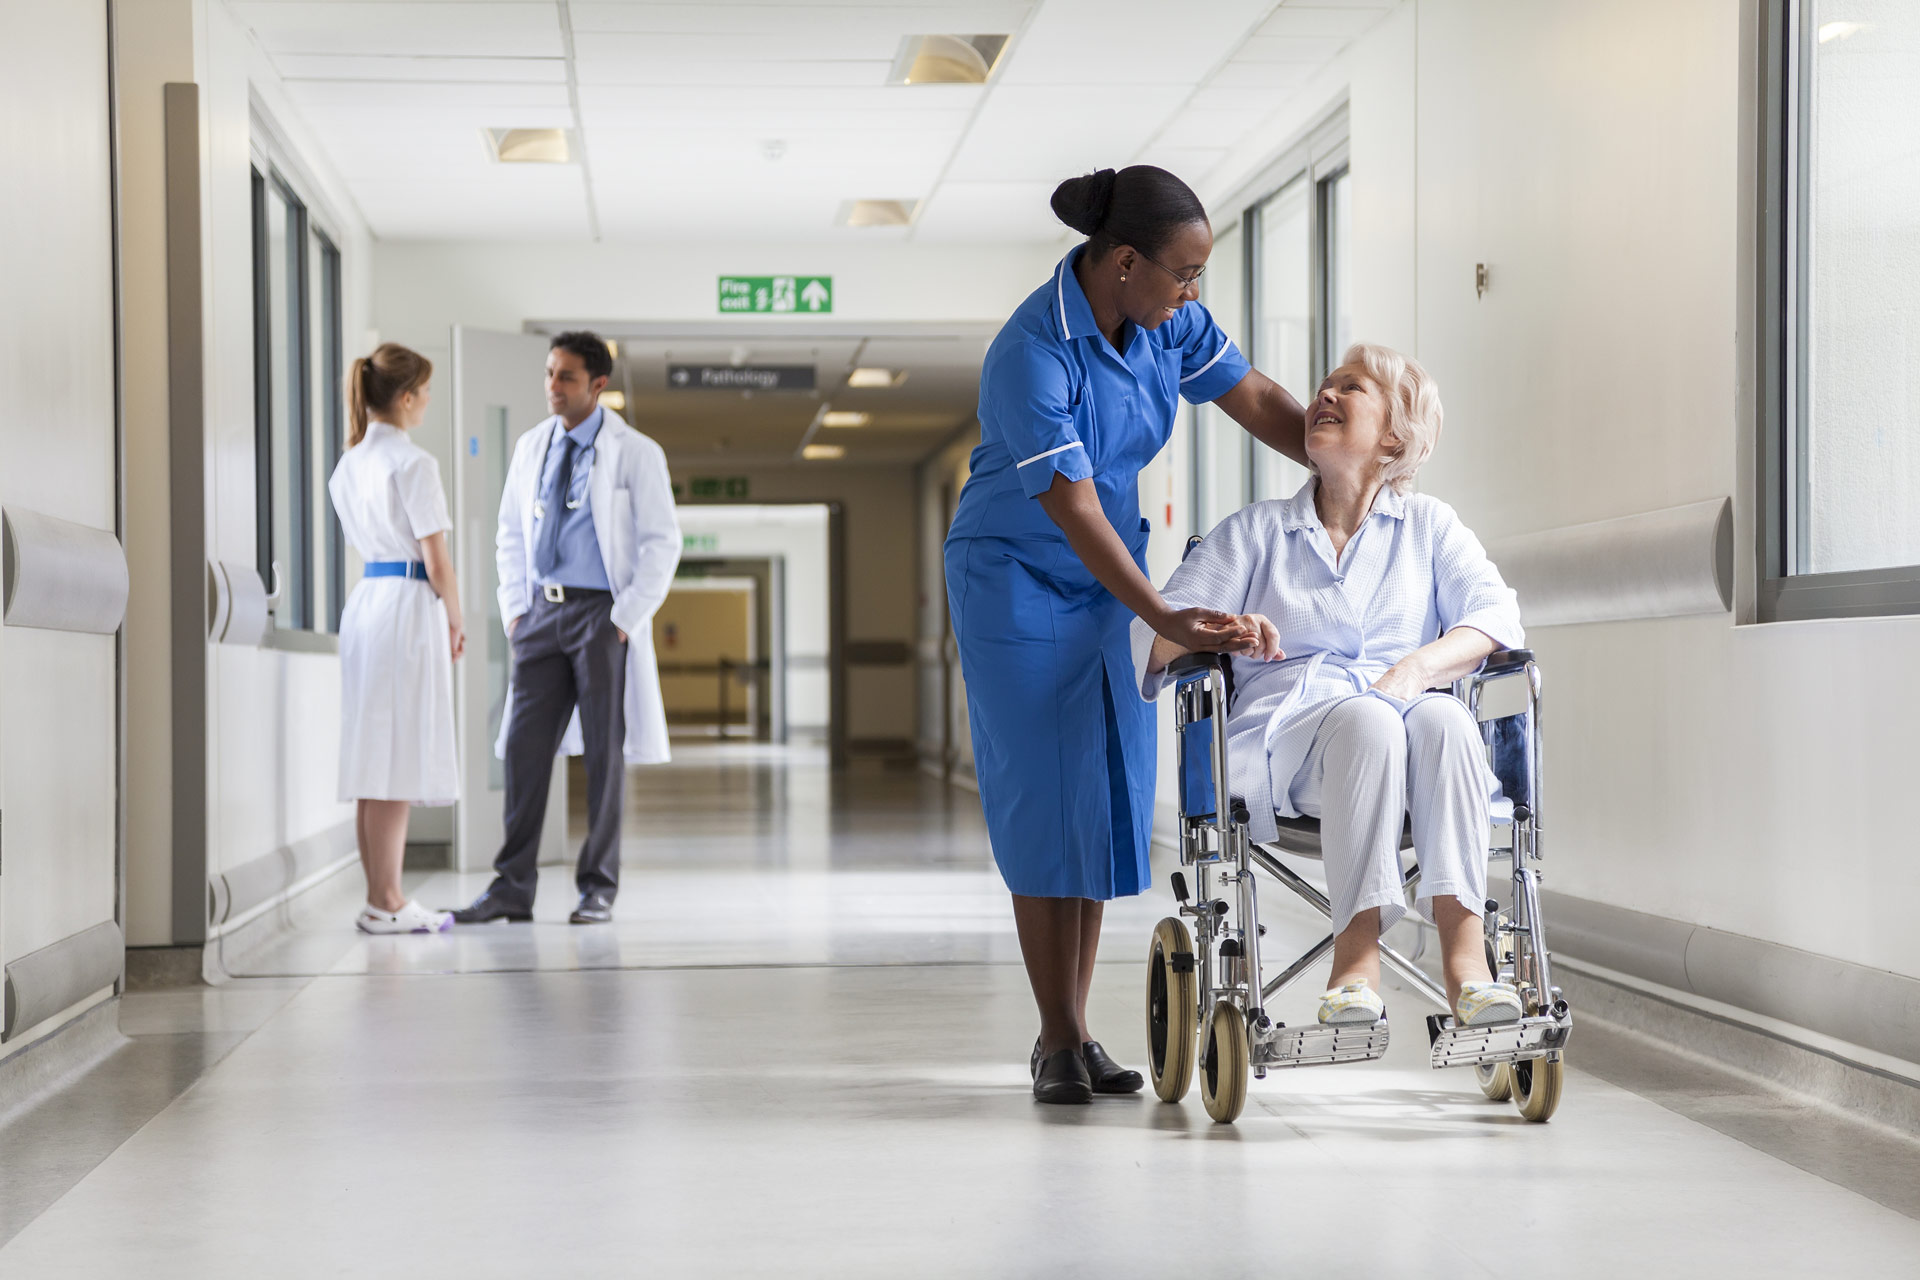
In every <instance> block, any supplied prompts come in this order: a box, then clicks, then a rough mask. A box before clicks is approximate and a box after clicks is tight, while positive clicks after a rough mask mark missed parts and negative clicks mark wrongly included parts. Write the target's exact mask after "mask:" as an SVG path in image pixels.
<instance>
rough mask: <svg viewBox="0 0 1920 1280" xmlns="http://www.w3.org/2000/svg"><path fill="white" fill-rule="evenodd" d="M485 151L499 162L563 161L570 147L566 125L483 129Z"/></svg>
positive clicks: (537, 162) (568, 157) (570, 149)
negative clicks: (548, 127) (485, 144)
mask: <svg viewBox="0 0 1920 1280" xmlns="http://www.w3.org/2000/svg"><path fill="white" fill-rule="evenodd" d="M483 132H484V133H485V134H486V136H487V151H488V152H489V153H490V154H491V155H492V156H493V158H494V160H495V161H496V162H497V163H499V164H566V163H568V162H570V161H571V160H572V159H573V148H572V146H571V145H570V144H569V142H568V140H567V131H566V130H565V129H486V130H483Z"/></svg>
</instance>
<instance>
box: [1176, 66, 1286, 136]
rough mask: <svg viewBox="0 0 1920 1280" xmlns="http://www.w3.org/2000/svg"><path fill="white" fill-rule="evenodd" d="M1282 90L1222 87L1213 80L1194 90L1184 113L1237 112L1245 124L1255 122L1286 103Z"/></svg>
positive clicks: (1268, 87) (1247, 86)
mask: <svg viewBox="0 0 1920 1280" xmlns="http://www.w3.org/2000/svg"><path fill="white" fill-rule="evenodd" d="M1286 97H1287V95H1286V92H1285V91H1284V90H1282V89H1278V88H1274V87H1270V86H1268V85H1265V84H1260V85H1224V84H1219V83H1217V77H1216V79H1215V80H1209V81H1208V82H1207V84H1206V85H1205V86H1204V87H1203V88H1201V89H1199V90H1198V91H1196V92H1195V93H1194V95H1193V97H1192V98H1191V99H1189V100H1188V102H1187V106H1186V109H1187V110H1188V111H1237V112H1239V113H1241V114H1242V115H1244V116H1246V118H1247V123H1248V124H1249V125H1252V124H1256V123H1258V122H1259V120H1260V119H1261V117H1263V116H1265V115H1267V114H1268V113H1270V112H1271V111H1272V110H1273V109H1274V108H1275V107H1277V106H1279V105H1280V103H1282V102H1284V101H1285V100H1286Z"/></svg>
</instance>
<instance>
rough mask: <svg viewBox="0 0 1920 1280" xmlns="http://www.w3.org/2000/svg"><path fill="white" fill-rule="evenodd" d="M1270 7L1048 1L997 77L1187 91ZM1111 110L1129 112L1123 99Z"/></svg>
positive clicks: (1143, 0) (1269, 0) (1243, 1)
mask: <svg viewBox="0 0 1920 1280" xmlns="http://www.w3.org/2000/svg"><path fill="white" fill-rule="evenodd" d="M1273 7H1274V0H1208V3H1205V4H1198V5H1187V6H1185V7H1184V8H1182V9H1180V10H1179V11H1178V12H1177V13H1176V12H1174V11H1172V10H1171V9H1170V7H1169V6H1168V4H1167V3H1166V0H1046V2H1045V4H1043V5H1042V7H1041V9H1040V12H1039V13H1038V14H1037V15H1035V17H1034V19H1033V22H1032V24H1031V25H1030V26H1029V27H1028V28H1027V30H1026V33H1025V34H1024V35H1022V36H1021V37H1020V39H1019V41H1018V43H1017V44H1016V45H1015V46H1014V48H1013V50H1012V51H1011V52H1010V53H1009V54H1008V55H1007V56H1006V60H1005V61H1006V65H1005V67H1004V69H1002V70H1001V71H1000V72H999V73H998V76H997V78H998V79H999V80H1000V81H1001V82H1002V83H1003V84H1008V85H1015V84H1019V85H1065V84H1084V85H1096V84H1097V85H1107V86H1112V85H1118V84H1134V85H1139V86H1143V87H1144V86H1148V85H1163V84H1184V85H1187V86H1188V87H1189V88H1190V87H1192V85H1194V84H1195V83H1197V82H1198V81H1199V80H1200V79H1201V78H1203V77H1204V76H1205V75H1206V74H1207V72H1208V70H1209V69H1210V68H1212V67H1213V66H1214V65H1216V64H1217V63H1218V62H1219V61H1220V60H1221V59H1222V58H1224V57H1226V55H1227V54H1228V53H1229V52H1230V51H1231V50H1232V48H1233V46H1234V44H1235V43H1236V42H1237V41H1238V40H1239V39H1240V38H1241V37H1242V36H1243V35H1245V34H1246V33H1247V32H1248V31H1249V30H1250V29H1251V28H1252V27H1253V25H1254V24H1255V23H1257V22H1259V21H1261V20H1262V19H1263V18H1264V17H1265V16H1266V15H1267V14H1268V13H1269V12H1271V11H1272V9H1273ZM1108 107H1109V109H1110V110H1113V111H1127V110H1130V109H1132V108H1131V107H1130V105H1129V104H1128V103H1127V101H1126V100H1125V98H1124V97H1119V98H1113V99H1110V100H1109V104H1108Z"/></svg>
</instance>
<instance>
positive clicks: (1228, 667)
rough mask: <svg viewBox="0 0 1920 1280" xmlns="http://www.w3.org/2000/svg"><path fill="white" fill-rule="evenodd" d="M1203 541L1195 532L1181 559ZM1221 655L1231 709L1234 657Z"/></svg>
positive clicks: (1228, 704)
mask: <svg viewBox="0 0 1920 1280" xmlns="http://www.w3.org/2000/svg"><path fill="white" fill-rule="evenodd" d="M1203 541H1205V539H1204V538H1203V537H1202V536H1201V535H1200V534H1197V533H1196V534H1194V535H1193V536H1192V537H1191V538H1188V539H1187V549H1186V550H1185V551H1182V552H1181V553H1180V559H1181V560H1182V561H1184V560H1185V559H1186V558H1187V557H1188V556H1190V555H1192V554H1193V549H1194V548H1195V547H1197V546H1199V545H1200V544H1201V543H1202V542H1203ZM1221 656H1222V661H1221V663H1220V679H1221V680H1222V681H1223V682H1224V683H1225V684H1226V687H1227V708H1228V709H1229V710H1231V709H1232V708H1233V659H1232V658H1231V657H1228V656H1226V655H1224V654H1223V655H1221Z"/></svg>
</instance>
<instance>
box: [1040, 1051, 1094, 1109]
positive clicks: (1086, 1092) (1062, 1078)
mask: <svg viewBox="0 0 1920 1280" xmlns="http://www.w3.org/2000/svg"><path fill="white" fill-rule="evenodd" d="M1033 1100H1034V1101H1035V1102H1064V1103H1087V1102H1092V1101H1093V1079H1092V1077H1090V1076H1089V1075H1087V1064H1086V1063H1085V1062H1084V1061H1083V1060H1082V1059H1081V1057H1080V1051H1079V1050H1078V1049H1062V1050H1060V1052H1058V1053H1050V1054H1048V1055H1047V1056H1046V1057H1044V1058H1042V1059H1041V1060H1040V1070H1039V1071H1038V1072H1036V1073H1035V1074H1034V1077H1033Z"/></svg>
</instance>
